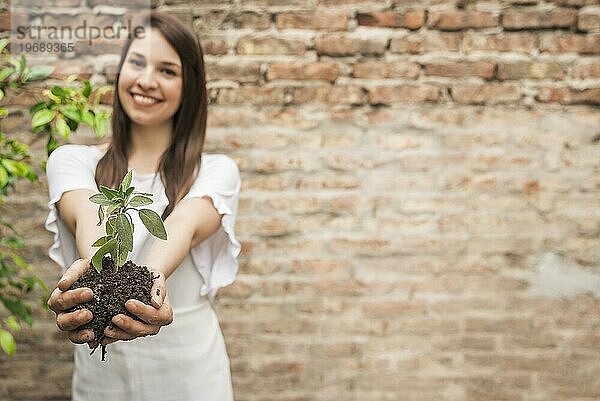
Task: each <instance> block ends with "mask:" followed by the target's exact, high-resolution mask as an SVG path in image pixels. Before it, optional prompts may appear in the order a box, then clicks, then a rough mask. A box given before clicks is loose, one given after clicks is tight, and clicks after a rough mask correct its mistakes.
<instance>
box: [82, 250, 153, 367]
mask: <svg viewBox="0 0 600 401" xmlns="http://www.w3.org/2000/svg"><path fill="white" fill-rule="evenodd" d="M154 279H155V277H153V276H152V273H151V272H150V270H148V268H147V267H146V266H138V265H136V264H135V263H133V262H132V261H127V263H125V264H124V265H123V266H122V267H120V268H119V269H116V268H115V264H114V262H113V260H112V258H111V257H110V256H105V257H104V259H103V260H102V270H101V272H100V273H98V272H97V271H96V269H94V267H93V266H92V265H91V263H90V267H89V269H88V271H87V272H86V273H85V274H84V275H83V276H82V277H80V278H79V280H77V281H76V282H75V283H73V285H72V286H71V289H75V288H81V287H87V288H91V290H92V291H93V293H94V298H93V299H92V300H91V301H90V302H86V303H83V304H79V305H77V306H76V307H75V308H73V310H77V309H82V308H86V309H89V310H90V311H91V312H92V315H93V319H92V321H90V322H89V323H87V324H85V325H83V326H81V327H80V329H92V330H93V331H94V341H92V343H91V344H90V346H91V348H92V353H93V352H94V351H95V350H96V348H97V347H98V345H100V342H101V341H102V338H103V337H104V329H105V328H106V327H108V326H109V325H110V324H111V320H112V318H113V316H115V315H118V314H119V313H122V314H125V315H127V316H131V317H132V318H134V319H136V320H140V319H139V318H138V317H136V316H134V315H133V314H131V313H129V311H128V310H127V309H125V302H127V300H129V299H138V300H140V301H141V302H144V303H145V304H148V305H150V300H151V294H150V290H151V289H152V282H153V281H154ZM105 353H106V348H105V347H104V346H102V360H104V356H105Z"/></svg>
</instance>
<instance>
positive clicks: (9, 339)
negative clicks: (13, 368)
mask: <svg viewBox="0 0 600 401" xmlns="http://www.w3.org/2000/svg"><path fill="white" fill-rule="evenodd" d="M0 347H2V349H3V350H4V352H6V354H7V355H14V354H15V352H16V351H17V343H16V342H15V338H14V337H13V336H12V334H10V332H8V331H6V330H4V329H0Z"/></svg>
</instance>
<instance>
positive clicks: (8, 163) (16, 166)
mask: <svg viewBox="0 0 600 401" xmlns="http://www.w3.org/2000/svg"><path fill="white" fill-rule="evenodd" d="M2 166H4V168H5V169H6V171H8V172H9V173H10V174H12V175H16V176H19V177H25V176H26V175H27V174H28V173H29V170H30V168H29V166H28V165H27V164H25V163H23V162H18V161H16V160H10V159H3V160H2Z"/></svg>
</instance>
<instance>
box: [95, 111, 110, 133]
mask: <svg viewBox="0 0 600 401" xmlns="http://www.w3.org/2000/svg"><path fill="white" fill-rule="evenodd" d="M109 123H110V118H109V115H108V114H107V113H102V112H98V113H97V114H96V115H95V116H94V125H93V127H94V131H95V132H96V135H97V136H103V135H104V134H105V133H106V131H108V126H109Z"/></svg>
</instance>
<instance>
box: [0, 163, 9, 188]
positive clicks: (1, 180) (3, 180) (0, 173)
mask: <svg viewBox="0 0 600 401" xmlns="http://www.w3.org/2000/svg"><path fill="white" fill-rule="evenodd" d="M7 184H8V173H7V172H6V169H5V168H4V167H2V166H0V188H4V187H5V186H6V185H7Z"/></svg>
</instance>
